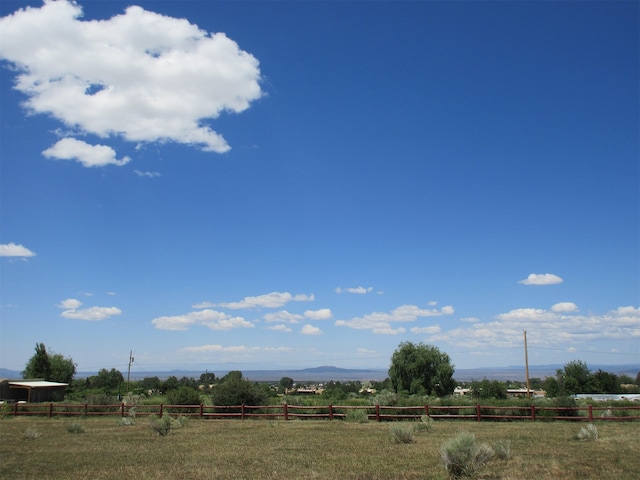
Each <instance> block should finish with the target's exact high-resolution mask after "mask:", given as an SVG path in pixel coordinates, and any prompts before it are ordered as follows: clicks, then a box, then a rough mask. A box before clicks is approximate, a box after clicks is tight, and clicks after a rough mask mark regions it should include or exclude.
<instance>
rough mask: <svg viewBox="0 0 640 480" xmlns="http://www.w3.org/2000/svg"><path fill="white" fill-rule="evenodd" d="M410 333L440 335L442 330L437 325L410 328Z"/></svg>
mask: <svg viewBox="0 0 640 480" xmlns="http://www.w3.org/2000/svg"><path fill="white" fill-rule="evenodd" d="M410 331H411V333H427V334H429V335H433V334H436V333H440V332H441V331H442V328H440V326H439V325H431V326H429V327H412V328H411V330H410Z"/></svg>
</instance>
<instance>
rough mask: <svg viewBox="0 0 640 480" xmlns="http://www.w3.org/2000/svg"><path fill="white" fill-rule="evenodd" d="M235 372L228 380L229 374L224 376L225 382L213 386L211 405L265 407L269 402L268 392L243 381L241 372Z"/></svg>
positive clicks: (254, 384) (256, 385)
mask: <svg viewBox="0 0 640 480" xmlns="http://www.w3.org/2000/svg"><path fill="white" fill-rule="evenodd" d="M236 372H237V373H234V374H233V375H232V376H231V377H230V378H227V377H228V376H229V374H227V375H225V377H224V378H226V380H224V381H222V382H220V383H218V384H217V385H216V386H215V388H214V389H213V393H212V394H211V401H212V402H213V404H214V405H265V404H266V403H267V401H268V400H269V393H268V391H267V390H266V389H265V388H264V387H262V386H260V385H258V384H256V383H252V382H250V381H249V380H245V379H243V378H242V372H239V371H236ZM229 373H232V372H229ZM238 374H240V375H238Z"/></svg>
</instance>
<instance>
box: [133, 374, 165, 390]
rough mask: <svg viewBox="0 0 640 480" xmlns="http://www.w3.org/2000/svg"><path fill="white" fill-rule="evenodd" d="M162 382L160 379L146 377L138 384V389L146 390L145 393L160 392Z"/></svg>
mask: <svg viewBox="0 0 640 480" xmlns="http://www.w3.org/2000/svg"><path fill="white" fill-rule="evenodd" d="M161 385H162V382H160V379H159V378H158V377H144V378H143V379H142V380H140V382H138V387H139V388H141V389H142V390H144V391H145V392H152V393H153V392H158V391H160V387H161Z"/></svg>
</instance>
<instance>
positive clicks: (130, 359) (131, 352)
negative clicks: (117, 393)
mask: <svg viewBox="0 0 640 480" xmlns="http://www.w3.org/2000/svg"><path fill="white" fill-rule="evenodd" d="M132 363H133V350H131V351H130V352H129V370H127V394H128V393H129V379H130V378H131V364H132Z"/></svg>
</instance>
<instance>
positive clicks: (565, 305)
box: [551, 302, 578, 312]
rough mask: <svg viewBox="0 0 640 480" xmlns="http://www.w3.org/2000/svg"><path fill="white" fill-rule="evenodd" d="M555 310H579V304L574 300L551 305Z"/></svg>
mask: <svg viewBox="0 0 640 480" xmlns="http://www.w3.org/2000/svg"><path fill="white" fill-rule="evenodd" d="M551 310H552V311H554V312H577V311H578V306H577V305H576V304H575V303H573V302H560V303H556V304H555V305H554V306H552V307H551Z"/></svg>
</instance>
